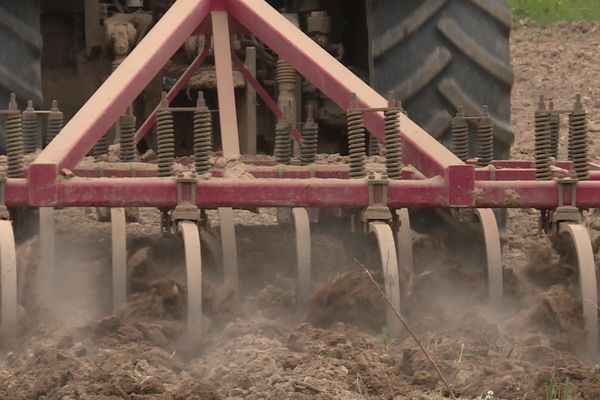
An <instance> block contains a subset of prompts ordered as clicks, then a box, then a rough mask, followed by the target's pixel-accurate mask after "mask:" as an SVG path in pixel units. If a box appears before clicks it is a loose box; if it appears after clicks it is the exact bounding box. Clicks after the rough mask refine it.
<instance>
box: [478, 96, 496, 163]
mask: <svg viewBox="0 0 600 400" xmlns="http://www.w3.org/2000/svg"><path fill="white" fill-rule="evenodd" d="M493 157H494V124H492V118H491V117H490V114H489V113H488V111H487V107H484V116H483V117H482V118H480V119H479V120H478V122H477V165H478V166H480V167H487V166H488V165H490V163H491V162H492V158H493Z"/></svg>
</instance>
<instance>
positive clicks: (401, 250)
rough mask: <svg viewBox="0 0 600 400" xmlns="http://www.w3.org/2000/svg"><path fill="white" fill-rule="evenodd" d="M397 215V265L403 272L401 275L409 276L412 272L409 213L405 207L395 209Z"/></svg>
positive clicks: (412, 259)
mask: <svg viewBox="0 0 600 400" xmlns="http://www.w3.org/2000/svg"><path fill="white" fill-rule="evenodd" d="M396 216H397V217H398V223H399V224H398V225H399V226H398V232H397V233H398V235H397V247H398V266H399V267H400V268H401V270H402V272H403V277H405V278H410V276H412V274H413V273H414V257H413V234H412V229H411V227H410V215H409V213H408V209H407V208H403V209H400V210H396Z"/></svg>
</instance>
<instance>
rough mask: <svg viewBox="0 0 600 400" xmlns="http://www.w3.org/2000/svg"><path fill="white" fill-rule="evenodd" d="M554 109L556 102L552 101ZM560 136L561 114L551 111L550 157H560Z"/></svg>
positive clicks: (551, 105) (551, 108)
mask: <svg viewBox="0 0 600 400" xmlns="http://www.w3.org/2000/svg"><path fill="white" fill-rule="evenodd" d="M552 110H554V103H553V102H550V111H552ZM559 136H560V114H559V113H557V112H550V157H554V159H555V160H556V159H557V158H558V139H559Z"/></svg>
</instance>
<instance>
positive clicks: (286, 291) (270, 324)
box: [0, 23, 600, 400]
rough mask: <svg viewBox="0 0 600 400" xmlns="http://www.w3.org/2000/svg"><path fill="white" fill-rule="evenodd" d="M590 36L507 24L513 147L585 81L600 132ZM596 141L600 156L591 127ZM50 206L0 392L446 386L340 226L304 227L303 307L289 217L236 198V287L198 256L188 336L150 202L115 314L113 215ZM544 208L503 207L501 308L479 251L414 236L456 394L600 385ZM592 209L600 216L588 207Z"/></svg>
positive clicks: (413, 297) (265, 391) (25, 278)
mask: <svg viewBox="0 0 600 400" xmlns="http://www.w3.org/2000/svg"><path fill="white" fill-rule="evenodd" d="M598 45H600V25H598V24H593V23H579V24H556V25H553V26H551V27H538V26H517V27H516V29H515V31H514V35H513V66H514V70H515V76H516V85H515V89H514V98H513V122H514V125H515V129H516V131H517V141H516V145H515V147H514V150H513V156H514V157H515V158H529V157H531V154H532V152H533V140H532V129H533V125H532V115H533V112H534V110H535V104H536V101H535V100H536V97H537V95H538V94H540V93H543V94H545V95H546V96H547V97H550V98H553V99H554V100H555V102H556V104H557V106H558V107H559V108H566V107H568V106H569V104H570V103H571V101H572V98H573V96H574V94H575V93H577V92H580V93H582V94H583V96H584V102H585V104H586V107H587V108H588V110H589V111H590V113H591V122H590V125H591V128H592V133H594V132H600V113H598V108H600V102H598V100H597V99H596V97H597V92H598V90H599V89H600V86H598V85H599V84H598V83H597V82H598V79H596V78H597V77H598V76H600V66H599V65H598V64H597V63H596V62H595V61H594V57H595V55H596V53H597V48H598ZM592 136H593V135H592ZM564 141H565V138H564V137H563V140H562V142H561V143H562V146H563V151H564V147H565V143H564ZM591 142H592V151H591V155H592V157H593V158H595V155H596V154H598V151H597V150H600V149H599V148H598V147H599V146H600V142H599V141H597V140H596V139H595V138H594V137H592V138H591ZM339 158H340V157H339V156H328V157H324V158H322V159H321V162H322V163H329V162H333V160H334V159H335V160H337V161H339V160H338V159H339ZM594 161H597V160H594ZM242 172H243V171H242V170H234V171H233V173H235V174H236V176H237V175H240V176H241V175H243V174H242ZM58 214H59V218H58V232H59V234H60V236H59V238H60V239H59V252H58V254H59V255H60V257H61V265H60V266H59V268H58V270H59V273H58V277H59V282H60V284H61V288H60V290H58V291H57V292H56V293H54V295H53V296H52V298H51V301H48V302H44V301H41V300H40V298H39V293H38V289H39V288H38V287H37V285H36V283H35V282H36V278H35V276H36V271H37V268H36V265H37V259H38V258H39V254H38V253H37V250H36V249H37V242H36V240H35V239H33V240H32V241H30V242H28V243H25V244H23V245H22V246H21V249H20V250H19V256H20V261H19V265H20V268H21V269H20V271H19V279H20V282H21V283H22V284H23V287H22V288H21V293H22V296H21V299H20V302H21V305H22V307H23V310H22V314H23V315H22V316H23V324H22V325H23V326H22V335H21V337H20V341H19V343H18V344H17V345H16V347H14V348H12V349H4V350H5V352H4V353H2V354H1V355H0V398H2V399H64V400H67V399H96V400H99V399H132V400H133V399H202V400H209V399H211V400H212V399H227V400H241V399H249V400H253V399H357V400H358V399H393V400H401V399H434V398H438V396H439V395H443V394H445V393H444V389H443V385H442V384H441V383H440V382H439V379H438V378H437V376H436V375H435V373H434V372H433V371H432V369H431V367H430V365H429V363H428V361H427V360H426V359H425V357H424V355H423V354H422V353H421V352H420V350H419V349H418V348H417V346H416V344H415V343H414V341H413V340H412V338H410V337H408V336H403V337H401V338H398V339H391V338H389V335H388V334H387V332H386V331H385V330H384V329H383V322H384V311H385V308H384V306H383V304H382V300H381V299H380V298H379V297H378V295H377V294H376V292H375V291H374V288H373V287H372V283H371V282H370V281H369V280H368V277H366V275H365V274H364V273H363V271H362V269H360V268H350V269H348V268H347V267H348V266H349V265H350V266H352V265H354V263H353V262H352V257H353V256H354V253H352V255H348V254H346V253H345V252H344V248H343V246H342V243H343V241H345V240H347V238H346V237H344V236H343V235H342V234H340V232H341V231H336V230H335V229H334V228H333V227H328V228H327V229H320V228H319V227H316V228H315V232H314V234H315V236H314V238H315V239H314V240H313V245H314V249H313V250H314V252H315V260H313V261H314V266H315V268H314V279H313V280H314V285H315V287H314V291H313V292H314V293H315V294H314V296H313V297H312V299H311V301H310V303H309V305H308V307H307V309H306V310H303V311H301V312H298V311H297V305H296V304H295V297H296V296H295V290H296V288H295V280H294V279H295V274H296V272H295V261H294V260H295V258H294V251H295V250H294V247H293V231H292V230H291V229H290V228H289V227H286V226H281V227H276V226H273V225H274V224H275V216H274V213H273V211H272V210H261V212H260V213H258V214H252V213H250V212H247V211H238V212H236V216H237V218H238V220H241V221H244V223H245V225H247V226H240V227H238V235H239V238H238V249H239V254H240V260H241V265H240V269H241V273H242V275H243V278H244V279H243V280H242V291H241V293H240V296H239V297H238V298H236V297H235V296H233V293H232V291H231V288H228V287H224V286H223V285H221V284H220V282H221V273H220V272H219V271H218V270H217V269H216V268H215V267H214V262H212V263H211V262H208V263H207V265H206V269H205V272H206V276H207V279H206V280H205V282H203V291H204V298H203V303H204V308H205V312H206V316H207V320H209V322H210V324H209V327H208V330H207V332H203V333H202V334H200V333H196V336H198V338H197V339H198V340H194V341H192V342H193V343H194V345H193V346H192V345H190V341H189V340H184V339H183V338H184V337H185V335H183V333H184V332H185V328H184V321H183V316H184V315H185V302H184V301H183V299H184V298H185V285H184V282H185V273H184V270H183V268H182V258H181V244H180V242H179V241H178V240H177V239H176V238H168V237H163V236H162V235H161V234H160V232H159V230H158V214H157V213H156V212H155V211H151V210H142V212H141V216H140V221H139V222H133V223H131V224H129V225H128V240H129V243H128V249H129V256H130V258H129V273H130V278H131V279H130V282H131V287H130V293H131V296H130V299H129V302H128V303H127V304H126V305H125V306H123V307H122V308H121V309H120V310H119V311H118V312H117V313H116V315H111V314H110V297H111V293H110V257H109V255H108V254H107V251H106V249H109V248H110V247H109V244H110V240H109V238H110V232H109V226H108V225H107V224H100V223H98V222H96V215H95V213H92V212H89V210H87V211H86V210H60V211H58ZM211 215H212V214H211ZM537 217H538V214H537V212H535V211H532V210H523V211H513V212H511V215H510V218H509V223H508V239H507V245H506V249H505V252H504V263H505V267H506V273H505V279H506V286H507V293H508V294H509V299H508V301H507V308H508V309H507V311H506V312H505V313H504V314H503V315H500V314H497V313H493V312H491V310H489V309H488V308H487V306H486V305H485V298H486V290H485V274H484V273H483V270H482V269H481V268H480V265H478V264H475V265H467V264H465V263H464V262H463V261H461V260H460V259H459V258H457V257H456V256H455V254H454V253H455V250H456V249H454V248H448V247H446V245H444V241H442V240H440V239H439V238H436V237H432V236H420V237H418V238H417V239H416V241H415V251H416V254H415V260H416V274H415V276H414V277H413V279H412V280H411V282H410V285H409V286H408V287H407V294H406V295H405V297H404V298H403V303H402V304H403V313H404V314H405V315H406V317H407V319H408V321H409V323H410V324H411V326H412V327H413V328H414V329H415V331H416V332H417V335H418V337H419V338H420V340H421V341H422V343H423V344H424V345H425V346H426V347H427V349H428V351H429V352H430V354H431V356H432V357H433V359H434V360H435V361H436V362H437V363H438V365H439V366H440V368H441V370H442V371H443V373H444V374H445V375H446V377H447V378H448V380H449V382H450V384H451V386H452V387H453V388H454V389H455V391H456V393H457V394H458V395H460V397H461V398H463V399H474V398H479V397H480V395H481V394H482V393H486V392H487V391H488V390H493V391H494V393H495V394H496V396H497V398H499V399H543V398H546V394H545V389H546V387H547V381H548V380H549V379H550V378H551V377H554V380H555V381H556V382H557V386H558V387H563V386H565V385H567V384H568V386H569V388H570V394H571V396H570V398H571V399H597V398H600V379H599V377H600V368H599V367H597V366H593V364H590V363H585V362H583V361H581V360H580V359H579V358H578V356H577V355H578V354H579V352H580V350H581V346H580V344H581V343H582V342H583V340H582V337H583V330H582V321H581V319H580V317H579V315H581V304H580V302H579V300H578V297H577V290H576V288H577V275H576V272H575V269H574V268H573V267H572V265H570V261H571V260H570V259H569V257H563V258H560V257H558V256H556V252H555V249H554V247H553V244H552V243H550V242H549V240H548V239H547V238H546V237H544V236H543V235H540V234H539V233H538V230H537ZM257 224H263V225H271V228H270V229H267V228H257V227H256V226H253V225H257ZM591 224H592V226H597V227H600V223H598V218H597V215H596V214H594V215H592V219H591ZM74 227H75V228H74ZM327 231H328V232H327ZM332 232H334V234H333V235H332V234H331V233H332ZM554 245H558V246H560V245H561V244H560V243H554ZM354 247H356V246H354ZM353 250H355V251H356V250H357V249H356V248H355V249H353ZM358 250H362V249H358ZM377 279H380V277H378V278H377ZM567 382H568V383H567Z"/></svg>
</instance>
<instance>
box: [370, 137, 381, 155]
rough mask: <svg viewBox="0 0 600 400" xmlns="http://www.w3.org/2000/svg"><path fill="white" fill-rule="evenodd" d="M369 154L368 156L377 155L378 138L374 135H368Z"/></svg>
mask: <svg viewBox="0 0 600 400" xmlns="http://www.w3.org/2000/svg"><path fill="white" fill-rule="evenodd" d="M368 150H369V155H370V156H378V155H379V140H377V137H376V136H375V135H369V149H368Z"/></svg>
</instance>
